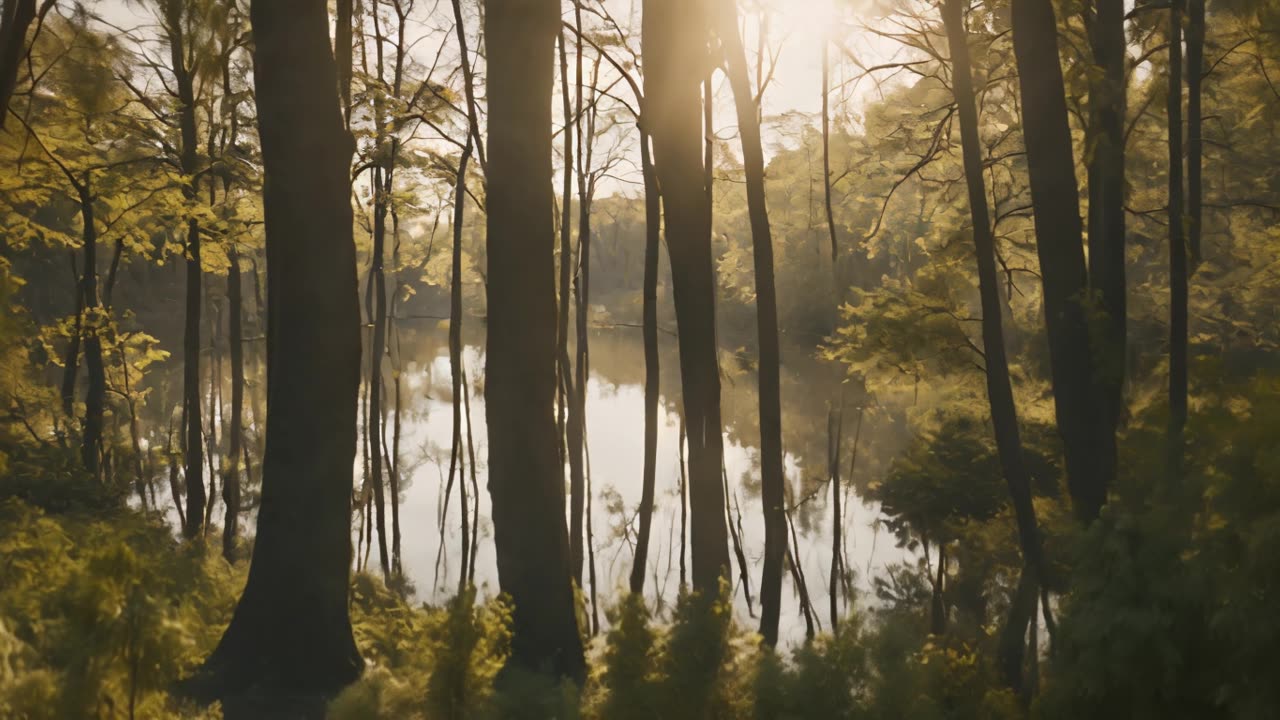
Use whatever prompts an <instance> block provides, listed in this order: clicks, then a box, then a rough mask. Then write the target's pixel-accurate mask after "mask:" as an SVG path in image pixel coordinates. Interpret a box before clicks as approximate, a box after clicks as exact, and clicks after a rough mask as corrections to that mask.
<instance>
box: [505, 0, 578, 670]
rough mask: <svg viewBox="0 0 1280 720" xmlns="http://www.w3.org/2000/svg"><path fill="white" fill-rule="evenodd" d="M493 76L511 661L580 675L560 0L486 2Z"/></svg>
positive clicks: (536, 667) (521, 666)
mask: <svg viewBox="0 0 1280 720" xmlns="http://www.w3.org/2000/svg"><path fill="white" fill-rule="evenodd" d="M484 22H485V37H486V38H487V47H488V48H489V55H488V74H489V124H488V146H489V153H490V157H489V167H488V213H487V224H488V238H489V252H488V282H487V283H486V292H487V296H488V311H489V313H488V320H489V322H488V326H487V329H488V333H487V348H486V352H485V366H486V367H485V399H486V406H485V415H486V418H487V420H488V424H489V493H490V496H491V498H492V502H493V526H494V546H495V550H496V552H497V560H498V580H499V585H500V587H501V589H502V591H503V592H505V593H507V594H508V595H509V596H510V597H511V599H512V602H513V603H514V605H515V609H514V616H513V628H512V631H513V636H512V642H511V652H512V655H511V660H510V662H511V664H512V665H513V666H516V667H520V668H524V669H527V670H534V671H538V672H544V673H551V674H555V675H558V676H562V677H568V678H572V679H574V680H575V681H577V682H581V681H582V680H583V679H584V676H585V663H584V659H583V652H582V640H581V638H580V636H579V635H578V625H577V619H576V617H575V614H574V600H573V588H572V585H571V582H570V580H571V577H570V570H569V538H568V533H567V531H566V528H565V524H564V515H563V513H562V512H561V510H562V507H563V506H562V503H561V500H560V498H561V491H560V489H559V488H558V487H557V485H558V483H559V482H560V480H559V479H560V478H561V477H562V476H561V472H560V469H559V468H558V467H557V462H558V453H557V451H556V444H557V443H556V437H555V431H556V423H555V416H554V411H553V404H554V401H555V390H556V346H555V343H556V332H555V330H556V305H555V267H554V257H555V256H554V253H553V249H554V243H555V230H554V227H553V223H552V218H553V212H554V209H553V208H554V206H555V200H554V197H553V196H552V192H551V184H550V180H551V108H550V105H549V104H548V102H547V100H548V98H549V97H550V96H551V90H552V83H553V77H554V73H553V63H554V56H555V45H554V43H555V38H556V35H557V31H558V28H559V3H557V2H554V0H519V1H518V2H512V1H511V0H485V16H484Z"/></svg>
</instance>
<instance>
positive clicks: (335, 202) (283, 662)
mask: <svg viewBox="0 0 1280 720" xmlns="http://www.w3.org/2000/svg"><path fill="white" fill-rule="evenodd" d="M250 7H251V11H250V19H251V21H252V22H253V28H254V41H255V44H254V82H255V85H256V88H255V90H256V92H255V94H254V95H255V98H256V100H257V106H258V126H259V132H260V135H261V144H262V156H263V165H264V168H265V173H266V179H265V183H264V198H263V204H264V209H265V217H266V237H267V262H268V264H269V275H268V279H267V284H268V287H267V295H268V307H267V315H268V320H267V324H268V326H267V358H268V360H267V373H268V379H267V392H268V395H269V400H268V406H267V407H268V410H267V415H268V417H267V434H268V436H269V438H270V442H269V444H268V448H267V452H266V457H265V459H264V464H265V467H264V471H263V479H262V499H261V504H260V506H259V510H258V528H257V535H256V539H255V541H254V546H253V557H252V561H251V564H250V567H249V579H248V583H247V584H246V585H245V589H244V593H243V595H242V596H241V598H240V602H239V604H238V605H237V607H236V610H235V614H234V616H233V617H232V620H231V625H230V626H229V627H228V628H227V631H226V633H225V634H224V635H223V637H222V640H221V642H220V643H219V644H218V647H217V649H215V650H214V652H213V654H212V656H210V658H209V659H208V660H207V661H206V662H205V665H204V666H203V668H202V670H201V671H200V672H199V673H198V674H197V675H196V677H195V678H193V679H192V680H191V681H189V682H188V684H187V685H186V690H187V692H188V693H189V694H191V695H194V696H195V697H198V698H203V699H215V698H217V699H222V700H223V701H224V702H223V709H224V712H225V713H226V714H227V717H228V718H233V717H236V716H237V715H239V716H243V717H264V716H280V715H283V714H285V713H284V712H282V708H288V709H289V711H290V712H293V713H295V715H293V716H303V717H312V716H317V717H318V716H320V715H321V713H322V712H323V706H322V705H320V706H319V707H318V708H317V705H318V703H319V700H318V699H317V698H320V699H322V698H326V697H330V696H332V695H333V694H335V693H336V692H337V691H338V690H340V689H341V688H342V687H343V686H345V685H347V684H348V683H350V682H352V681H353V680H355V678H356V677H358V676H359V674H360V671H361V668H362V665H363V662H362V661H361V659H360V655H359V653H358V651H357V650H356V647H355V642H354V639H353V637H352V632H351V623H350V616H349V614H348V609H347V593H348V587H349V575H350V570H351V537H350V522H351V480H352V466H353V463H354V460H355V448H356V441H357V438H356V401H357V397H358V395H359V387H360V355H361V352H360V331H359V327H360V309H359V300H358V295H357V281H356V258H355V244H354V242H353V238H352V234H353V233H352V212H351V196H350V180H349V177H348V173H349V168H350V161H351V155H352V152H353V150H354V143H353V141H352V139H351V136H350V135H349V134H348V133H347V132H346V131H345V130H344V128H343V122H342V112H341V108H340V106H339V101H338V92H337V76H336V72H335V69H334V62H333V55H332V54H331V51H330V45H329V36H328V16H327V12H326V4H325V3H324V2H322V1H321V0H253V2H252V4H251V6H250ZM246 695H251V696H252V698H254V699H255V703H254V705H253V706H250V705H249V704H248V702H249V701H248V700H247V698H246ZM299 697H303V698H308V699H309V702H308V703H306V709H305V711H300V710H299V709H298V708H297V700H296V699H297V698H299ZM255 712H256V714H254V713H255Z"/></svg>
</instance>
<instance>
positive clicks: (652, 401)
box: [631, 127, 662, 594]
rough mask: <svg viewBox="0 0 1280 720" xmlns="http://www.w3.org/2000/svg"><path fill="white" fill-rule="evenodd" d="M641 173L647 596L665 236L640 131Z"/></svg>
mask: <svg viewBox="0 0 1280 720" xmlns="http://www.w3.org/2000/svg"><path fill="white" fill-rule="evenodd" d="M640 170H641V173H642V175H643V177H644V223H645V225H644V289H643V290H642V295H643V298H644V300H643V302H644V319H643V324H644V329H643V335H644V469H643V475H642V476H641V490H640V512H639V515H640V530H639V533H638V534H637V537H636V556H635V559H634V560H633V562H632V565H631V592H633V593H636V594H640V593H642V592H644V573H645V566H646V565H647V564H648V556H649V536H650V533H651V532H652V528H653V494H654V485H655V484H656V478H657V464H658V394H659V382H660V380H659V374H658V363H659V358H658V244H659V241H660V237H661V236H660V234H661V232H662V228H661V223H662V215H661V213H662V206H661V204H662V198H661V197H660V195H659V192H658V178H657V176H656V174H655V173H654V169H653V159H652V157H650V155H649V134H648V132H647V131H646V130H645V129H644V128H643V127H641V128H640Z"/></svg>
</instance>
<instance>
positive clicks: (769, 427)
mask: <svg viewBox="0 0 1280 720" xmlns="http://www.w3.org/2000/svg"><path fill="white" fill-rule="evenodd" d="M715 1H716V2H718V3H719V7H718V13H719V23H718V26H717V27H718V29H719V35H720V41H721V43H722V44H723V46H724V50H725V57H726V59H727V61H728V62H727V65H728V71H729V84H730V86H731V87H732V88H733V99H734V106H735V107H736V109H737V113H738V131H739V133H740V134H741V139H742V157H743V168H744V170H745V171H746V179H747V213H748V215H749V216H750V219H751V247H752V255H753V257H754V265H755V278H756V334H757V337H758V339H759V343H760V365H759V387H760V495H761V500H762V502H763V504H764V528H765V529H764V545H765V550H764V572H763V576H762V577H763V579H762V581H761V586H760V634H761V635H762V636H763V637H764V641H765V643H766V644H767V645H769V646H770V647H772V646H774V645H775V644H777V641H778V616H779V612H780V609H781V598H782V557H783V554H784V553H785V552H786V547H787V525H786V516H785V515H784V512H783V510H784V508H783V504H784V503H785V502H786V500H785V494H784V489H783V486H784V484H785V482H786V480H785V478H784V477H783V473H782V400H781V387H780V383H779V378H778V376H779V372H780V367H779V366H780V364H781V362H780V351H779V347H778V302H777V291H776V290H775V289H774V282H773V235H772V233H771V231H770V228H769V214H768V209H767V207H766V206H765V191H764V150H763V147H762V145H761V141H760V121H759V117H758V115H757V114H756V105H755V100H754V97H755V96H754V95H753V94H752V91H751V80H750V72H749V70H748V67H747V55H746V51H745V50H744V49H743V47H742V37H741V36H740V35H739V34H738V12H737V6H736V4H735V2H734V0H715ZM834 251H835V246H834V245H832V252H833V253H834ZM833 259H834V255H833Z"/></svg>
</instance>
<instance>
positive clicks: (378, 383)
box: [368, 143, 391, 579]
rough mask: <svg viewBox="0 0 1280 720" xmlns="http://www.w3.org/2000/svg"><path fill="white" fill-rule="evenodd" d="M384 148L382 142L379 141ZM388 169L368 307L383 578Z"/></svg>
mask: <svg viewBox="0 0 1280 720" xmlns="http://www.w3.org/2000/svg"><path fill="white" fill-rule="evenodd" d="M379 146H380V147H381V143H379ZM388 173H389V169H388V168H375V169H374V172H373V183H374V196H375V197H374V201H373V206H374V207H373V259H372V263H371V267H370V269H369V284H370V286H371V288H372V290H373V293H372V298H373V306H372V307H370V308H368V312H369V314H370V315H372V318H371V319H372V320H373V339H372V341H371V342H370V343H369V482H371V483H373V503H374V510H375V511H376V522H377V525H378V563H379V567H381V568H382V577H383V578H384V579H390V578H391V558H390V555H389V553H388V552H387V499H386V486H385V484H384V483H383V481H382V476H383V472H382V449H381V448H382V446H381V438H382V395H383V391H382V355H383V350H384V349H385V348H386V345H387V277H386V274H385V273H384V272H383V258H384V256H385V254H386V235H387V197H388V196H387V190H388V185H389V182H388V181H387V180H386V179H385V178H386V176H387V174H388Z"/></svg>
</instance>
